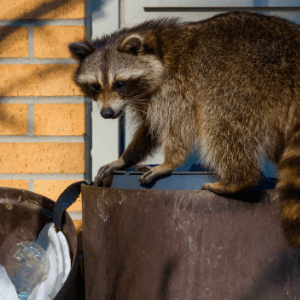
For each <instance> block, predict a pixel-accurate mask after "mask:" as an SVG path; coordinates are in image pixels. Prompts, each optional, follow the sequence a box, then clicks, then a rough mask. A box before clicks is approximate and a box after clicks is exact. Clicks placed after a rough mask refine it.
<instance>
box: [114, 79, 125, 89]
mask: <svg viewBox="0 0 300 300" xmlns="http://www.w3.org/2000/svg"><path fill="white" fill-rule="evenodd" d="M125 86H126V81H116V83H115V87H116V89H118V90H121V89H124V88H125Z"/></svg>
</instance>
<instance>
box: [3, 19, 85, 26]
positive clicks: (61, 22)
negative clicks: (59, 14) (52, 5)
mask: <svg viewBox="0 0 300 300" xmlns="http://www.w3.org/2000/svg"><path fill="white" fill-rule="evenodd" d="M84 25H85V19H57V20H49V19H48V20H47V19H46V20H13V21H11V20H0V26H12V27H23V26H31V27H36V26H84Z"/></svg>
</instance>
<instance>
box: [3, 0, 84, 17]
mask: <svg viewBox="0 0 300 300" xmlns="http://www.w3.org/2000/svg"><path fill="white" fill-rule="evenodd" d="M84 5H85V1H84V0H59V1H57V0H17V1H16V0H14V1H12V0H1V10H0V19H2V20H12V19H22V20H28V19H82V18H84V17H85V8H84Z"/></svg>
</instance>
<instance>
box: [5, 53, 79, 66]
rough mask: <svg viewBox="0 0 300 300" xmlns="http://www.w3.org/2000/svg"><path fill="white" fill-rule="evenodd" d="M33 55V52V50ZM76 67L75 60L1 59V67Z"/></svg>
mask: <svg viewBox="0 0 300 300" xmlns="http://www.w3.org/2000/svg"><path fill="white" fill-rule="evenodd" d="M32 53H33V50H32ZM11 64H13V65H76V64H77V61H76V60H75V59H73V58H35V57H15V58H0V65H11Z"/></svg>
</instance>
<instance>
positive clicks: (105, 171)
mask: <svg viewBox="0 0 300 300" xmlns="http://www.w3.org/2000/svg"><path fill="white" fill-rule="evenodd" d="M124 167H125V163H124V161H123V160H122V159H118V160H115V161H113V162H111V163H109V164H107V165H105V166H103V167H101V168H100V169H99V171H98V174H97V176H96V177H95V180H94V186H99V185H100V184H101V182H102V181H103V179H104V178H105V177H107V176H109V175H110V174H112V172H113V171H116V170H121V169H123V168H124Z"/></svg>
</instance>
